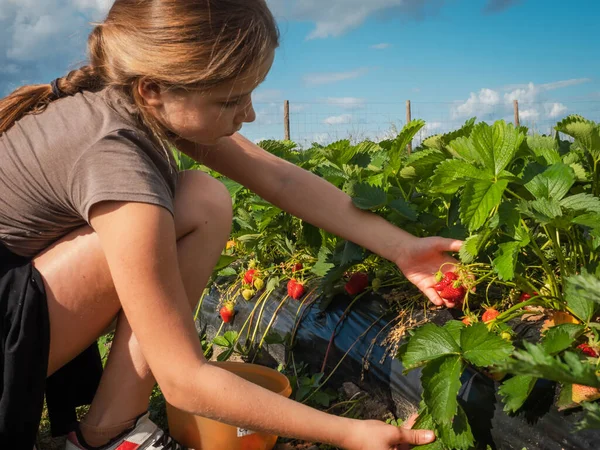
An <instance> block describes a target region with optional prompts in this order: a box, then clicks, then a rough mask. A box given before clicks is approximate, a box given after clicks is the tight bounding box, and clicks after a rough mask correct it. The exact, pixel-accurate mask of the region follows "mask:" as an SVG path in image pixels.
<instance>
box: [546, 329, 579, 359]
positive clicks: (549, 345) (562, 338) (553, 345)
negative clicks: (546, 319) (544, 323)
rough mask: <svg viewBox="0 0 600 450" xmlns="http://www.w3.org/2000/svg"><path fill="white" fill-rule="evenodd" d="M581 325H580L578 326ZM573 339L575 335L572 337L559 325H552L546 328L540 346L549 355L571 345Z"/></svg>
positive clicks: (555, 353)
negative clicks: (546, 330)
mask: <svg viewBox="0 0 600 450" xmlns="http://www.w3.org/2000/svg"><path fill="white" fill-rule="evenodd" d="M563 325H575V326H580V325H576V324H563ZM580 327H581V326H580ZM583 330H584V327H581V332H583ZM574 341H575V337H572V336H571V335H570V334H569V332H568V331H567V330H566V329H564V328H561V327H560V326H556V327H552V328H550V329H549V330H548V332H547V333H546V335H545V336H544V339H542V342H541V344H542V347H544V350H545V351H546V353H548V354H549V355H557V354H559V353H560V352H562V351H563V350H566V349H568V348H569V347H571V345H572V344H573V342H574Z"/></svg>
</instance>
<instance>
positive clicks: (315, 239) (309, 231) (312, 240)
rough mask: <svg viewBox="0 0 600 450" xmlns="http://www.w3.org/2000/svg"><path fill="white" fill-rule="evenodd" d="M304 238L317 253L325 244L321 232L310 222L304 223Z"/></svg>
mask: <svg viewBox="0 0 600 450" xmlns="http://www.w3.org/2000/svg"><path fill="white" fill-rule="evenodd" d="M302 237H303V238H304V240H305V241H306V243H307V244H308V246H309V247H311V248H312V249H313V250H315V251H317V250H319V249H320V248H321V245H322V244H323V238H322V236H321V230H320V229H319V228H317V227H315V226H314V225H311V224H310V223H308V222H304V221H302Z"/></svg>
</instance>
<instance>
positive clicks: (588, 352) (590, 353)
mask: <svg viewBox="0 0 600 450" xmlns="http://www.w3.org/2000/svg"><path fill="white" fill-rule="evenodd" d="M577 348H578V349H579V350H581V352H582V353H583V354H584V355H587V356H591V357H593V358H597V357H598V352H596V350H594V349H593V348H592V347H590V346H589V344H586V343H583V344H579V345H578V346H577Z"/></svg>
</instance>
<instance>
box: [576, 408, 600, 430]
mask: <svg viewBox="0 0 600 450" xmlns="http://www.w3.org/2000/svg"><path fill="white" fill-rule="evenodd" d="M581 406H583V409H584V410H585V416H584V417H583V419H582V420H581V422H579V423H578V424H577V430H578V431H581V430H598V429H600V404H599V403H590V402H585V403H583V404H582V405H581Z"/></svg>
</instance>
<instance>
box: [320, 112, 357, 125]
mask: <svg viewBox="0 0 600 450" xmlns="http://www.w3.org/2000/svg"><path fill="white" fill-rule="evenodd" d="M350 122H352V114H342V115H341V116H331V117H328V118H327V119H325V120H323V123H324V124H326V125H341V124H346V123H350Z"/></svg>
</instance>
